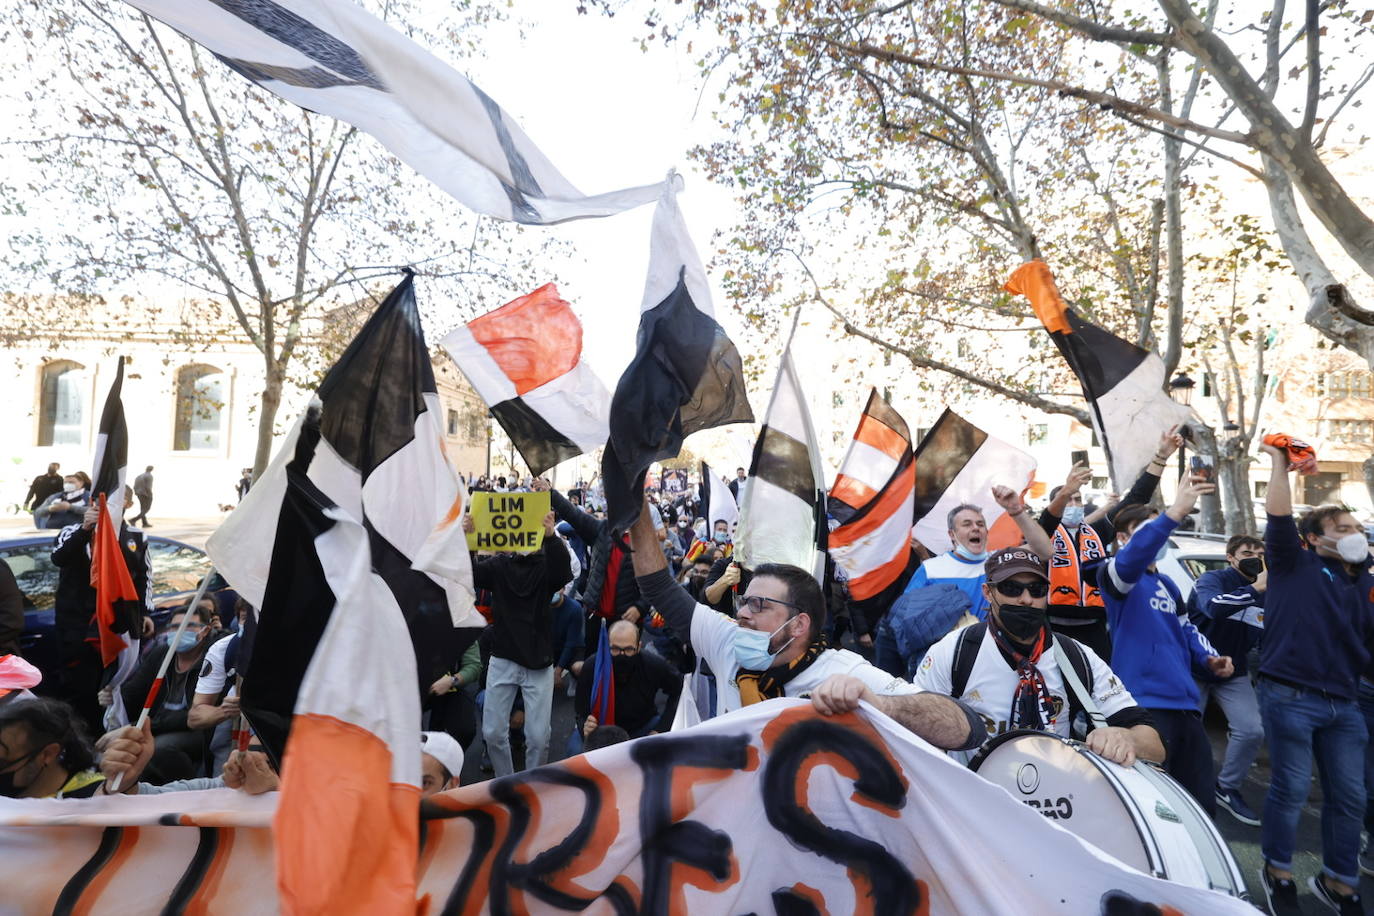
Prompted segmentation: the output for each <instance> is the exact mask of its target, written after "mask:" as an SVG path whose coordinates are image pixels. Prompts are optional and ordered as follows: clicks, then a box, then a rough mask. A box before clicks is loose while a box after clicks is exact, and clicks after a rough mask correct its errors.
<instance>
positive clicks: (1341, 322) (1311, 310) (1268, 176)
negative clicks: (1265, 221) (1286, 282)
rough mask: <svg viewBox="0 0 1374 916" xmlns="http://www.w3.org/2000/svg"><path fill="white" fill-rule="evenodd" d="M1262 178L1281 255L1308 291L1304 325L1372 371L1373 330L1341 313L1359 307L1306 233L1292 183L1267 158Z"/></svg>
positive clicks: (1373, 361) (1277, 166) (1373, 364)
mask: <svg viewBox="0 0 1374 916" xmlns="http://www.w3.org/2000/svg"><path fill="white" fill-rule="evenodd" d="M1264 175H1265V188H1266V189H1267V190H1268V192H1269V211H1270V213H1271V215H1272V216H1273V219H1274V231H1275V233H1276V234H1277V235H1278V237H1279V242H1280V244H1282V245H1283V252H1284V254H1286V255H1287V256H1288V260H1289V262H1290V263H1291V264H1292V265H1293V269H1294V270H1296V271H1297V272H1298V277H1299V278H1301V280H1302V285H1303V286H1304V287H1305V288H1306V289H1307V295H1308V308H1307V316H1306V320H1307V323H1308V324H1309V325H1310V326H1312V327H1314V328H1316V329H1317V330H1318V331H1320V332H1321V333H1322V334H1324V335H1325V336H1326V337H1328V338H1329V339H1331V340H1333V341H1335V342H1336V343H1338V344H1340V345H1341V346H1343V347H1347V348H1348V349H1351V350H1353V351H1355V352H1356V353H1358V354H1360V356H1362V357H1364V359H1365V361H1366V362H1368V363H1369V365H1370V366H1371V368H1374V327H1370V326H1369V325H1368V324H1365V323H1362V322H1358V321H1353V320H1351V319H1350V318H1349V317H1347V315H1346V314H1345V313H1344V312H1343V311H1342V309H1345V310H1346V311H1349V310H1350V309H1351V308H1352V307H1353V308H1355V309H1357V310H1358V306H1355V305H1354V303H1353V301H1351V299H1350V296H1349V293H1347V292H1346V289H1345V287H1344V286H1341V285H1340V284H1338V283H1337V282H1336V277H1335V275H1334V274H1332V273H1331V270H1330V268H1328V267H1327V266H1326V262H1325V261H1324V260H1323V259H1322V256H1321V254H1320V253H1319V252H1318V251H1317V246H1316V245H1315V244H1313V242H1312V237H1311V236H1310V235H1308V234H1307V229H1306V227H1305V226H1303V224H1302V215H1301V214H1300V213H1299V212H1298V201H1297V198H1296V196H1295V195H1294V193H1293V182H1292V181H1291V180H1289V178H1288V176H1287V174H1285V173H1284V171H1283V169H1281V168H1280V167H1279V165H1278V163H1276V162H1274V161H1273V160H1272V159H1269V158H1267V157H1266V158H1265V160H1264ZM1338 306H1339V307H1338Z"/></svg>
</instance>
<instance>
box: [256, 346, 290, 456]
mask: <svg viewBox="0 0 1374 916" xmlns="http://www.w3.org/2000/svg"><path fill="white" fill-rule="evenodd" d="M283 378H284V373H283V372H282V371H281V369H280V368H279V367H277V366H275V365H273V364H272V363H271V362H270V361H269V362H268V364H267V378H266V381H265V383H264V384H263V388H262V404H261V406H260V407H259V409H258V444H257V448H256V449H255V450H254V452H253V479H254V480H257V479H258V478H260V477H261V476H262V472H263V471H264V470H266V469H267V463H268V462H269V461H271V460H272V431H273V429H274V428H275V427H276V425H277V409H278V408H280V407H281V388H282V379H283Z"/></svg>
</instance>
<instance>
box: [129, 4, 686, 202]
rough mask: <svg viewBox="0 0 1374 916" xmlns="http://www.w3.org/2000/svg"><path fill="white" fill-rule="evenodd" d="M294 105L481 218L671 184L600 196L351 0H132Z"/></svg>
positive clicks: (653, 191)
mask: <svg viewBox="0 0 1374 916" xmlns="http://www.w3.org/2000/svg"><path fill="white" fill-rule="evenodd" d="M128 2H129V3H130V4H131V5H132V6H135V7H137V8H138V9H140V10H142V11H143V12H145V13H147V14H148V15H149V16H152V17H154V18H155V19H159V20H161V21H162V22H165V23H166V24H167V25H169V26H171V27H172V28H174V29H176V30H177V31H178V32H180V33H181V34H183V35H185V36H186V37H187V38H189V39H191V40H192V41H194V42H196V43H197V44H200V45H203V46H204V47H206V48H207V49H209V50H210V51H211V52H212V53H213V54H214V55H215V56H216V57H218V58H219V59H220V60H221V61H223V62H224V63H225V64H226V65H228V66H229V67H231V68H233V69H234V70H235V71H236V72H238V73H239V74H241V75H242V76H244V77H245V78H247V79H249V80H252V81H253V82H254V83H256V84H257V85H259V86H261V87H262V88H263V89H266V90H268V91H269V92H272V93H274V94H276V95H278V96H281V97H282V98H283V99H286V100H287V101H288V102H292V103H294V104H296V105H299V106H300V107H302V108H304V109H306V110H308V111H315V112H319V113H320V114H324V115H328V116H330V117H332V118H338V119H339V120H340V121H344V122H346V123H348V124H352V125H353V126H354V127H357V128H359V129H360V130H363V131H366V132H367V133H369V134H371V135H372V136H373V137H376V138H377V140H379V141H380V142H381V143H382V145H383V146H385V147H386V148H387V149H388V150H390V151H391V152H392V153H393V154H394V155H395V156H396V158H398V159H400V160H401V161H402V162H404V163H406V164H407V165H409V166H410V167H411V168H413V169H415V171H417V172H419V173H420V174H421V175H423V176H425V177H426V178H428V179H429V180H430V181H432V182H434V183H435V184H436V185H438V186H439V187H440V188H442V189H443V190H444V191H445V192H446V193H448V194H451V195H452V196H453V197H455V198H456V199H457V200H459V201H461V202H462V203H463V204H465V205H466V206H468V207H471V208H472V209H473V210H476V211H477V212H478V213H484V214H486V215H487V216H494V217H496V218H497V219H506V220H514V221H515V222H518V223H533V224H543V223H557V222H562V221H564V220H570V219H580V218H584V217H592V216H610V215H611V214H613V213H619V212H621V211H623V210H628V209H629V208H631V207H637V206H639V205H641V204H646V203H649V202H651V201H654V200H657V199H658V196H659V189H660V185H661V183H660V182H655V183H654V184H652V185H646V186H644V187H636V188H625V189H622V190H619V191H610V192H607V193H605V194H594V195H591V196H588V195H585V194H583V193H582V192H581V191H579V190H577V188H575V187H573V185H572V183H571V182H569V181H568V180H567V179H566V178H564V177H563V175H562V174H561V173H560V172H559V171H558V169H556V168H554V165H553V163H552V162H550V161H549V160H548V159H547V158H546V157H545V156H544V154H543V153H542V152H541V151H540V150H539V148H538V147H537V146H535V145H534V143H533V142H532V141H531V140H530V138H529V137H528V136H526V135H525V132H524V131H523V130H521V129H520V125H519V124H516V123H515V121H514V120H513V119H512V118H511V117H510V116H509V115H508V114H506V112H504V111H503V110H502V109H501V107H500V106H499V105H497V104H496V102H494V101H493V100H492V98H491V96H489V95H487V94H486V93H485V92H483V91H482V90H481V89H479V88H478V87H477V86H475V85H473V84H472V83H471V82H470V81H469V80H468V79H467V77H465V76H463V75H462V74H461V73H459V72H458V71H457V70H454V69H453V68H452V67H451V66H449V65H448V64H446V63H444V62H443V61H442V60H440V59H439V58H437V57H435V56H434V55H433V54H431V53H429V52H428V51H426V50H425V49H424V48H422V47H420V46H419V45H418V44H416V43H415V42H413V41H411V40H410V39H409V38H407V37H406V36H405V35H402V34H401V33H400V32H398V31H396V30H395V29H393V28H391V27H390V26H389V25H387V24H386V23H384V22H382V21H381V20H380V19H378V18H377V17H375V16H373V15H372V14H371V13H369V12H367V11H366V10H364V9H363V8H362V7H360V6H358V5H357V4H355V3H353V2H350V0H128Z"/></svg>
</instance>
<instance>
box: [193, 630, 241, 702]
mask: <svg viewBox="0 0 1374 916" xmlns="http://www.w3.org/2000/svg"><path fill="white" fill-rule="evenodd" d="M233 638H234V637H233V635H229V636H223V637H221V638H219V639H217V640H215V641H214V642H213V643H211V644H210V648H209V650H207V651H206V653H205V659H204V660H203V661H202V662H201V663H200V677H199V678H197V679H196V693H210V694H216V695H218V694H219V693H220V692H221V691H222V690H224V676H225V673H226V672H225V670H224V656H225V653H226V652H227V651H228V649H229V641H230V640H231V639H233ZM237 695H238V690H237V688H236V687H235V686H234V685H232V684H231V685H230V686H229V696H231V697H232V696H237Z"/></svg>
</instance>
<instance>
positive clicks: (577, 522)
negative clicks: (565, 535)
mask: <svg viewBox="0 0 1374 916" xmlns="http://www.w3.org/2000/svg"><path fill="white" fill-rule="evenodd" d="M530 488H531V489H532V490H534V491H535V492H536V493H538V492H540V491H542V490H548V491H549V505H551V506H552V507H553V511H554V512H555V513H556V514H557V515H558V517H559V519H561V520H562V521H565V522H567V523H568V524H569V525H572V529H573V531H575V532H577V536H578V537H580V538H581V539H582V541H583V543H585V544H586V545H587V546H588V547H591V546H592V545H593V544H595V543H596V536H597V535H598V534H599V533H600V532H601V526H602V524H604V523H603V522H602V521H601V519H599V518H597V517H596V516H595V515H592V514H591V513H590V512H587V511H586V510H584V509H579V508H578V507H577V506H574V505H573V504H572V503H571V502H569V501H568V499H567V497H565V496H564V495H563V494H562V493H559V492H558V491H557V490H554V489H552V488H551V487H550V486H549V483H548V481H547V480H545V479H544V478H542V477H541V478H539V479H538V480H536V481H535V482H534V483H533V484H531V485H530Z"/></svg>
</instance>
